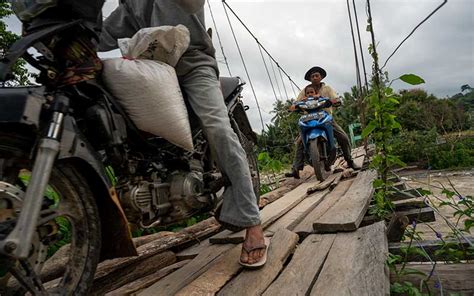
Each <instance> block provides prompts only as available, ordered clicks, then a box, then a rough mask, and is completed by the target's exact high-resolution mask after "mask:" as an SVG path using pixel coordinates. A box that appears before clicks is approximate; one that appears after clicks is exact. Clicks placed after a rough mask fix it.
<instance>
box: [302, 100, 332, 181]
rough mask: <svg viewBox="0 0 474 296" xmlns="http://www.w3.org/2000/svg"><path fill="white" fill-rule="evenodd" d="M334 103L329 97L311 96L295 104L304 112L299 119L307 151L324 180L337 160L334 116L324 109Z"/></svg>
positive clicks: (317, 172) (321, 179)
mask: <svg viewBox="0 0 474 296" xmlns="http://www.w3.org/2000/svg"><path fill="white" fill-rule="evenodd" d="M331 105H332V102H331V101H330V100H329V99H328V98H313V97H309V98H308V99H307V100H306V101H305V102H298V103H296V104H295V107H296V108H297V109H296V110H297V111H300V112H304V113H306V114H303V115H302V116H301V117H300V119H299V120H298V126H299V128H300V131H301V138H302V141H303V146H304V150H305V153H306V154H307V155H308V156H309V159H310V162H311V165H312V166H313V169H314V174H315V175H316V178H317V179H318V180H319V181H324V180H325V179H326V178H327V177H328V175H329V172H330V170H331V165H332V164H333V163H334V161H335V160H336V155H337V150H336V142H335V139H334V132H333V127H332V121H333V118H332V116H331V114H329V113H328V112H327V111H325V110H324V108H328V107H330V106H331Z"/></svg>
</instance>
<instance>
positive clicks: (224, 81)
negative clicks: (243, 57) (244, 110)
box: [220, 77, 241, 101]
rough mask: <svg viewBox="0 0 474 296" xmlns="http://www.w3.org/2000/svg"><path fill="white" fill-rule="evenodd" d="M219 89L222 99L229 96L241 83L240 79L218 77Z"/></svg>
mask: <svg viewBox="0 0 474 296" xmlns="http://www.w3.org/2000/svg"><path fill="white" fill-rule="evenodd" d="M220 82H221V90H222V94H223V95H224V99H225V100H226V101H227V99H228V98H229V97H230V95H231V94H232V93H234V91H235V90H236V89H237V88H238V87H239V86H240V85H241V82H240V79H239V78H238V77H220Z"/></svg>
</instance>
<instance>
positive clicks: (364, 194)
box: [313, 170, 377, 233]
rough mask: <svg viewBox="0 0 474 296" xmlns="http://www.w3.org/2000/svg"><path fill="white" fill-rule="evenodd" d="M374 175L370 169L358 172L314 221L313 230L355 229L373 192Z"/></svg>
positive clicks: (321, 231)
mask: <svg viewBox="0 0 474 296" xmlns="http://www.w3.org/2000/svg"><path fill="white" fill-rule="evenodd" d="M376 175H377V174H376V172H375V171H372V170H369V171H364V172H360V173H359V174H358V175H357V177H356V178H355V180H354V183H352V185H351V187H350V188H349V190H347V192H346V193H345V194H344V196H342V197H341V198H340V199H339V200H338V201H337V203H336V204H335V205H334V206H333V207H332V208H330V209H329V210H328V211H327V212H326V213H324V215H323V216H321V218H319V219H318V220H315V221H314V223H313V229H314V231H315V232H318V233H327V232H336V231H353V230H356V229H357V227H359V225H360V223H361V222H362V219H363V218H364V215H365V213H366V211H367V208H368V207H369V203H370V199H371V197H372V193H373V192H374V189H373V187H372V181H373V180H374V179H375V177H376Z"/></svg>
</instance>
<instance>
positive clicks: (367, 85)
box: [352, 0, 369, 93]
mask: <svg viewBox="0 0 474 296" xmlns="http://www.w3.org/2000/svg"><path fill="white" fill-rule="evenodd" d="M352 6H353V7H354V18H355V21H356V28H357V36H358V39H359V50H360V59H361V62H362V68H363V69H364V81H365V93H367V92H368V91H369V84H368V83H367V71H366V70H365V59H364V51H363V50H362V41H361V38H360V30H359V17H358V16H357V9H356V5H355V0H352Z"/></svg>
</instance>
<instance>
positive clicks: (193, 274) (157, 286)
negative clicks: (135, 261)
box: [137, 245, 238, 296]
mask: <svg viewBox="0 0 474 296" xmlns="http://www.w3.org/2000/svg"><path fill="white" fill-rule="evenodd" d="M232 247H233V245H212V246H210V247H209V248H207V249H206V250H204V251H203V252H201V253H200V254H199V255H198V256H197V257H196V258H194V259H193V260H191V262H189V263H188V264H186V265H185V266H183V267H182V268H180V269H178V270H177V271H175V272H173V273H172V274H170V275H168V276H167V277H165V278H163V279H161V280H159V281H158V282H156V283H154V284H153V285H151V286H150V287H148V288H147V289H145V290H143V291H141V292H140V293H138V294H137V295H140V296H147V295H149V296H154V295H157V294H156V292H157V291H159V294H160V295H162V296H168V295H169V296H171V295H174V294H176V293H177V292H178V291H179V290H181V289H182V288H184V287H185V286H186V285H188V284H189V283H191V282H192V281H193V280H195V279H196V278H197V277H199V276H200V275H201V274H203V273H204V272H206V270H208V269H209V268H210V267H211V266H212V264H213V263H214V262H216V260H217V259H218V258H219V257H220V256H222V254H223V253H225V252H226V251H227V250H229V249H230V248H232ZM236 260H238V258H236Z"/></svg>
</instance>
